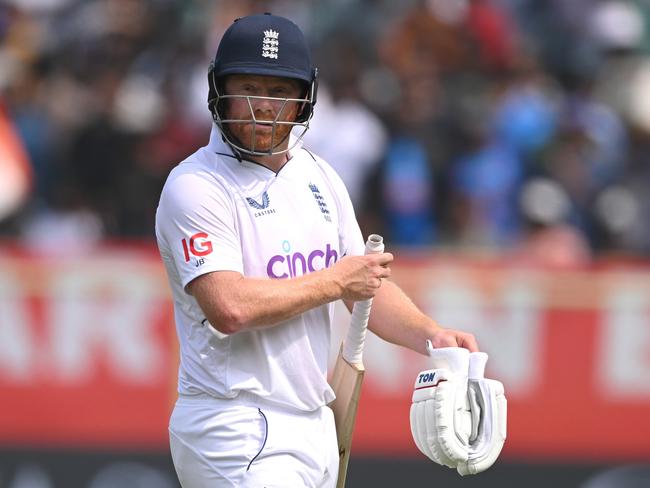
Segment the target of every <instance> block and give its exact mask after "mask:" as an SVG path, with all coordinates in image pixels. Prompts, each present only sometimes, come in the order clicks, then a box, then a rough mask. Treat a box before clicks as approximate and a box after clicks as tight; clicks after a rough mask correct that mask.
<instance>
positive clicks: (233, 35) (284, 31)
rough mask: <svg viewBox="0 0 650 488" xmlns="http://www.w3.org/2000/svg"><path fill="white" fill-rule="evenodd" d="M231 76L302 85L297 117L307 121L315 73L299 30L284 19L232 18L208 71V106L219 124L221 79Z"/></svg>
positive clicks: (315, 82)
mask: <svg viewBox="0 0 650 488" xmlns="http://www.w3.org/2000/svg"><path fill="white" fill-rule="evenodd" d="M233 74H249V75H263V76H279V77H285V78H293V79H297V80H300V81H303V82H304V83H305V99H307V100H308V102H309V103H307V104H306V105H305V110H303V111H302V113H301V114H300V115H299V119H298V121H299V122H304V121H308V120H309V119H310V118H311V116H312V113H313V106H314V104H315V103H316V92H317V88H318V86H317V74H318V70H317V69H316V68H315V67H314V66H313V65H312V62H311V54H310V52H309V46H308V44H307V40H306V39H305V36H304V34H303V33H302V31H301V30H300V28H299V27H298V26H297V25H296V24H294V23H293V22H292V21H290V20H289V19H287V18H284V17H280V16H277V15H272V14H269V13H265V14H258V15H250V16H247V17H241V18H238V19H236V20H235V21H234V22H233V23H232V24H231V25H230V27H228V29H227V30H226V32H225V33H224V35H223V37H222V38H221V42H220V43H219V47H218V48H217V54H216V56H215V58H214V61H213V62H212V63H211V64H210V68H209V70H208V81H209V94H208V106H209V108H210V112H212V115H213V118H214V119H215V122H217V123H219V121H218V118H219V117H220V114H219V111H220V107H219V104H218V102H219V97H220V96H221V95H223V90H222V81H223V77H224V76H227V75H233Z"/></svg>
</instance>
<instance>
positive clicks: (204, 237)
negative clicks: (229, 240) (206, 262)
mask: <svg viewBox="0 0 650 488" xmlns="http://www.w3.org/2000/svg"><path fill="white" fill-rule="evenodd" d="M181 244H182V245H183V255H184V256H185V262H186V263H187V262H188V261H189V260H190V254H192V255H193V256H197V257H201V256H207V255H208V254H210V253H211V252H212V241H209V240H208V234H206V233H205V232H197V233H196V234H194V235H193V236H192V237H190V238H189V241H188V239H182V240H181Z"/></svg>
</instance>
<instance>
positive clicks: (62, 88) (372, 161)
mask: <svg viewBox="0 0 650 488" xmlns="http://www.w3.org/2000/svg"><path fill="white" fill-rule="evenodd" d="M264 11H270V12H273V13H276V14H279V15H285V16H287V17H289V18H291V19H292V20H293V21H294V22H296V23H297V24H298V25H299V26H300V27H301V28H302V29H303V30H304V32H305V33H306V34H307V37H308V39H309V41H310V43H311V44H312V47H313V52H314V58H315V64H316V65H317V66H318V67H319V69H320V88H319V99H318V103H317V105H316V113H315V116H314V119H313V122H312V126H311V129H310V131H309V132H308V133H307V136H306V144H307V145H308V147H310V148H311V149H313V150H314V151H315V152H316V153H318V154H320V155H321V156H323V157H324V158H325V159H326V160H328V161H329V162H330V164H332V165H333V166H334V167H335V169H336V170H337V171H338V172H339V174H340V175H341V177H342V178H343V179H344V181H345V182H346V183H347V185H348V188H349V190H350V193H351V196H352V199H353V202H354V204H355V208H356V210H357V214H358V217H359V219H360V221H361V224H362V227H363V230H364V231H366V232H368V231H373V232H382V233H384V235H385V236H386V237H387V239H389V241H390V242H391V244H392V245H402V246H413V247H415V248H417V249H421V248H422V247H423V246H425V247H428V248H431V247H436V248H440V249H447V248H449V249H469V250H487V251H490V250H498V251H499V252H504V251H506V252H509V253H511V255H512V256H513V258H515V259H523V260H531V261H540V262H546V263H550V264H554V265H576V264H577V265H580V264H584V263H588V262H590V261H591V260H592V259H593V258H594V257H595V256H600V255H612V254H622V255H626V256H629V255H631V256H648V255H650V226H646V225H645V223H646V222H650V191H648V189H650V57H649V55H650V23H649V21H650V0H570V1H568V0H545V1H542V0H402V1H399V2H395V1H391V0H330V1H328V2H316V1H298V0H275V1H253V0H238V1H211V0H194V1H181V0H4V3H2V4H1V5H0V116H2V117H5V118H7V119H8V120H9V121H10V122H11V123H12V124H13V127H14V128H15V132H16V133H17V135H18V138H19V139H20V140H22V141H23V143H24V147H25V149H26V153H27V159H28V161H29V167H30V171H31V174H32V187H31V191H30V193H29V196H28V198H27V199H26V200H24V201H23V202H22V203H21V204H20V205H18V206H15V208H13V209H12V210H11V211H10V212H6V214H5V215H3V216H2V217H1V220H0V235H3V236H9V237H14V238H19V239H23V240H24V241H25V242H26V243H29V244H30V245H32V246H37V247H40V248H42V249H43V250H52V249H66V250H71V249H82V248H83V247H84V246H91V245H93V244H94V243H95V242H97V241H99V240H101V239H107V238H108V239H122V238H129V239H133V238H136V239H147V240H149V239H152V238H153V222H154V214H155V209H156V205H157V201H158V196H159V193H160V190H161V187H162V184H163V182H164V180H165V178H166V176H167V174H168V172H169V171H170V169H171V168H172V167H173V166H174V165H176V164H177V163H178V162H179V161H181V160H182V159H184V158H185V157H186V156H187V155H189V154H190V153H192V152H193V151H194V150H195V149H196V148H198V147H199V146H202V145H204V144H205V143H206V141H207V137H208V134H209V131H210V124H211V119H210V116H209V113H208V110H207V106H206V97H207V76H206V71H207V66H208V63H209V61H210V59H211V58H212V57H213V56H214V52H215V50H216V46H217V44H218V40H219V38H220V36H221V35H222V33H223V31H224V30H225V29H226V28H227V27H228V25H230V23H231V22H232V20H233V19H234V18H236V17H239V16H242V15H246V14H249V13H253V12H264ZM2 178H3V175H2V166H1V165H0V179H2ZM1 188H2V185H0V189H1ZM1 200H2V199H0V202H1Z"/></svg>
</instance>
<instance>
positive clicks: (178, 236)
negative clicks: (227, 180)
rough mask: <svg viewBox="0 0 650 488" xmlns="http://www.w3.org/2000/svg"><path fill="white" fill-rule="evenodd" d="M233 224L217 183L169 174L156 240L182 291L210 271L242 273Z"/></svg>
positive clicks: (232, 210) (207, 177) (226, 196)
mask: <svg viewBox="0 0 650 488" xmlns="http://www.w3.org/2000/svg"><path fill="white" fill-rule="evenodd" d="M177 169H178V168H177ZM236 222H237V220H236V211H235V206H234V203H233V201H232V199H231V198H230V196H229V193H228V191H227V190H226V188H225V185H224V184H223V183H221V182H219V181H218V180H216V179H215V178H214V177H213V176H212V175H209V174H207V173H202V172H201V171H198V172H194V173H190V172H187V171H186V172H184V173H180V174H174V173H173V172H172V174H171V175H170V177H169V178H168V180H167V183H166V184H165V187H164V188H163V191H162V194H161V197H160V203H159V205H158V210H157V212H156V237H157V239H158V245H159V247H160V249H161V254H162V253H163V251H164V252H165V253H166V254H167V256H168V259H171V260H172V261H173V263H174V265H175V268H176V270H177V272H178V275H179V276H180V279H181V282H182V286H183V288H185V287H186V286H187V284H188V283H189V282H190V281H192V280H193V279H195V278H197V277H198V276H201V275H203V274H205V273H209V272H212V271H237V272H240V273H243V259H242V250H241V244H240V237H239V231H238V228H237V225H236Z"/></svg>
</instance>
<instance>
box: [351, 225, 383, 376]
mask: <svg viewBox="0 0 650 488" xmlns="http://www.w3.org/2000/svg"><path fill="white" fill-rule="evenodd" d="M382 252H384V239H383V237H382V236H380V235H377V234H371V235H370V236H368V241H366V252H365V253H366V254H377V253H382ZM371 306H372V298H370V299H368V300H364V301H362V302H356V303H355V304H354V307H353V308H352V316H351V318H350V328H349V329H348V335H347V337H346V339H345V341H344V342H343V359H345V360H346V361H347V362H348V363H349V364H362V363H363V346H364V344H365V342H366V330H367V329H368V318H369V317H370V307H371Z"/></svg>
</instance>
